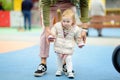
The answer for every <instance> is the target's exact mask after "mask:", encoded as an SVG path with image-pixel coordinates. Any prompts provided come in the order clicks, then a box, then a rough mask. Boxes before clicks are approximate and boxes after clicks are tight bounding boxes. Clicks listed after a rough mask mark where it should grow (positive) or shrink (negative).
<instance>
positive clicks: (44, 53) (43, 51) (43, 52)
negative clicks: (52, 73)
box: [34, 30, 50, 77]
mask: <svg viewBox="0 0 120 80" xmlns="http://www.w3.org/2000/svg"><path fill="white" fill-rule="evenodd" d="M46 38H47V37H46V30H44V32H43V33H42V34H41V37H40V41H41V42H40V57H41V62H40V64H39V66H38V68H37V71H35V74H34V75H35V76H37V77H39V76H42V75H44V74H45V73H46V71H47V65H46V63H47V57H48V56H49V46H50V44H49V43H47V41H46Z"/></svg>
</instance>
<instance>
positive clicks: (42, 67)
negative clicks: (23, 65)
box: [34, 64, 47, 77]
mask: <svg viewBox="0 0 120 80" xmlns="http://www.w3.org/2000/svg"><path fill="white" fill-rule="evenodd" d="M46 71H47V66H46V65H45V64H40V65H39V66H38V69H37V71H35V73H34V76H35V77H40V76H43V75H44V74H45V73H46Z"/></svg>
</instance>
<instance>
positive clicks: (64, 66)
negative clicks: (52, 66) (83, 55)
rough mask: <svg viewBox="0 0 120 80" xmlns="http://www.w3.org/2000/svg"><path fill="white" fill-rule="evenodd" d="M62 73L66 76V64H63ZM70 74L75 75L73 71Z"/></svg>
mask: <svg viewBox="0 0 120 80" xmlns="http://www.w3.org/2000/svg"><path fill="white" fill-rule="evenodd" d="M63 72H64V74H65V75H68V73H67V68H66V64H63ZM72 73H73V74H74V73H75V72H74V70H72Z"/></svg>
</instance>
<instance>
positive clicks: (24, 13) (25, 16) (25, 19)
mask: <svg viewBox="0 0 120 80" xmlns="http://www.w3.org/2000/svg"><path fill="white" fill-rule="evenodd" d="M23 16H24V29H25V30H26V29H27V27H26V21H27V15H26V11H23Z"/></svg>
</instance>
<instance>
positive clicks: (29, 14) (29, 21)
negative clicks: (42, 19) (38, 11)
mask: <svg viewBox="0 0 120 80" xmlns="http://www.w3.org/2000/svg"><path fill="white" fill-rule="evenodd" d="M28 25H29V30H31V12H30V11H28Z"/></svg>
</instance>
